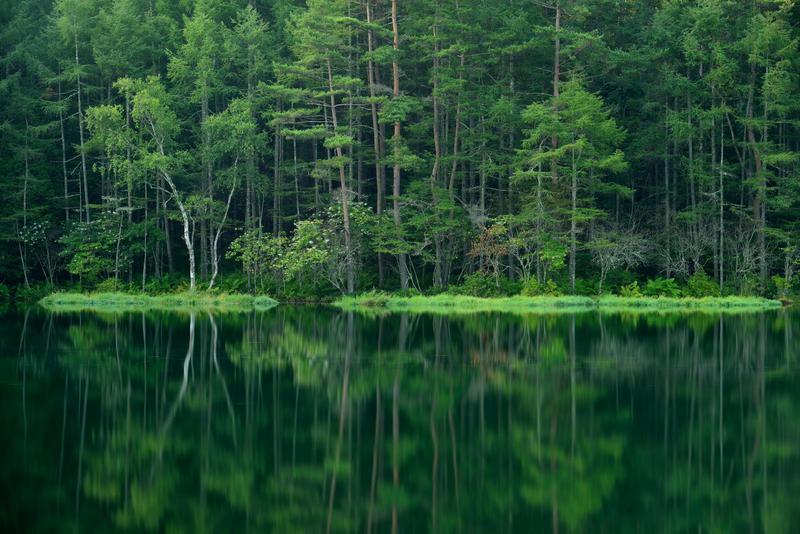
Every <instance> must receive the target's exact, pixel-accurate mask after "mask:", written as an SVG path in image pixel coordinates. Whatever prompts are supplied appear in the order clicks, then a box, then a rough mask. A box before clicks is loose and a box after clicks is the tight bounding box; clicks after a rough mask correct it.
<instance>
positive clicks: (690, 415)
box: [0, 306, 800, 532]
mask: <svg viewBox="0 0 800 534" xmlns="http://www.w3.org/2000/svg"><path fill="white" fill-rule="evenodd" d="M798 319H800V314H799V313H797V312H794V311H774V312H768V313H761V314H742V315H710V314H688V315H687V314H643V315H635V314H633V315H626V314H600V313H596V312H589V313H583V314H577V315H568V314H564V315H528V316H523V315H502V314H488V315H472V316H459V317H447V316H429V315H415V316H411V315H386V316H374V317H373V316H364V315H357V314H355V315H354V314H352V313H342V312H338V311H335V310H332V309H328V308H314V307H287V306H281V307H279V308H276V309H273V310H270V311H266V312H253V313H250V314H230V315H210V314H206V313H196V314H175V313H146V314H141V313H140V314H134V313H131V314H117V315H113V314H109V315H98V314H89V313H86V314H64V315H52V314H45V313H43V312H41V311H37V310H31V311H27V312H20V313H17V312H13V313H12V312H8V313H6V314H5V315H4V316H3V320H2V324H0V341H2V343H3V346H4V351H3V357H2V358H0V364H1V365H2V366H3V376H4V377H5V378H4V379H3V382H2V384H1V385H0V392H2V405H0V414H2V425H3V428H4V429H5V430H4V433H5V434H6V436H7V439H5V440H2V442H3V444H2V447H3V468H2V476H0V481H1V482H0V483H2V493H3V502H4V503H5V504H4V506H3V510H2V512H0V526H4V530H7V529H12V530H26V531H27V530H45V531H50V530H66V529H77V530H80V531H84V530H88V531H95V530H98V529H99V530H100V531H108V530H136V531H141V530H148V531H153V530H156V531H168V530H186V531H220V530H225V531H274V532H287V531H302V532H308V531H326V532H340V531H358V532H425V531H437V532H449V531H471V532H478V531H491V530H499V531H523V532H529V531H532V530H535V531H551V532H582V531H591V532H629V531H646V530H647V529H652V530H654V531H658V532H662V531H667V532H684V531H689V530H692V531H719V532H735V531H750V532H762V531H764V532H789V531H791V529H792V525H795V526H796V525H798V524H800V517H798V516H799V515H800V513H799V512H798V509H797V507H796V506H794V505H793V503H794V502H795V498H796V495H797V490H798V489H800V462H798V451H800V448H798V446H797V444H798V442H800V389H799V388H797V387H796V380H797V378H798V375H799V374H800V373H798V366H797V360H796V355H797V354H798V348H800V347H798V340H797V338H796V337H795V336H794V334H793V329H794V328H796V327H797V326H798V324H800V323H798ZM8 438H13V439H8ZM43 510H47V513H46V514H45V513H42V511H43Z"/></svg>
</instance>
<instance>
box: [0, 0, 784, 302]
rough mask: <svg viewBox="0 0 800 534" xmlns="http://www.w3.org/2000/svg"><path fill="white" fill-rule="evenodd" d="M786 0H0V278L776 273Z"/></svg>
mask: <svg viewBox="0 0 800 534" xmlns="http://www.w3.org/2000/svg"><path fill="white" fill-rule="evenodd" d="M799 40H800V5H798V4H797V3H796V2H795V1H794V0H491V1H490V0H305V1H302V0H250V1H246V0H55V1H52V0H0V180H2V188H1V189H0V199H1V201H0V220H1V221H2V223H1V224H0V237H1V238H2V239H0V291H1V292H2V294H3V295H5V296H7V295H8V293H9V292H11V293H13V294H15V295H16V296H17V297H18V298H26V297H31V296H36V297H35V298H38V296H41V295H44V294H47V293H49V292H51V291H52V290H53V288H66V289H75V290H81V291H88V290H116V291H129V292H147V293H153V294H156V293H165V292H171V291H177V290H216V291H226V292H249V293H254V294H268V295H271V296H274V297H279V298H285V299H318V298H323V297H330V296H335V295H342V294H353V293H358V292H364V291H369V290H373V289H378V290H384V291H400V292H402V293H403V294H416V293H424V294H433V293H442V292H445V291H447V292H453V293H458V294H466V295H474V296H501V295H517V294H520V293H522V294H523V295H554V294H576V295H598V294H603V293H620V294H622V295H628V296H635V295H642V294H644V295H649V296H659V295H664V296H672V297H674V296H680V295H690V296H719V295H761V296H769V297H775V296H781V297H790V296H791V295H792V294H794V293H796V292H800V280H798V277H797V276H796V273H795V271H796V270H797V268H798V266H800V210H799V209H798V208H800V44H799V42H800V41H799Z"/></svg>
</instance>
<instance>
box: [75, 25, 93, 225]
mask: <svg viewBox="0 0 800 534" xmlns="http://www.w3.org/2000/svg"><path fill="white" fill-rule="evenodd" d="M75 67H76V69H77V82H78V132H79V134H80V142H81V144H80V149H81V175H82V177H83V205H84V207H85V208H86V222H89V220H90V219H89V184H88V181H87V177H86V151H85V150H84V147H83V144H84V139H83V102H82V100H81V70H80V69H81V63H80V58H79V57H78V33H77V32H75Z"/></svg>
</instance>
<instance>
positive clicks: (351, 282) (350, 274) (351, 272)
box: [328, 59, 355, 294]
mask: <svg viewBox="0 0 800 534" xmlns="http://www.w3.org/2000/svg"><path fill="white" fill-rule="evenodd" d="M328 89H329V90H330V93H331V122H332V123H333V131H334V132H336V130H337V129H338V126H339V122H338V120H337V117H336V97H335V96H334V93H333V69H332V68H331V61H330V59H329V60H328ZM336 157H338V158H339V160H340V161H341V159H342V147H341V146H337V147H336ZM339 184H340V187H341V195H342V218H343V223H344V248H345V251H346V254H347V293H348V294H352V293H353V292H354V291H355V267H354V265H353V259H354V258H353V246H352V243H351V239H350V205H349V201H350V199H349V195H350V193H349V192H348V190H347V179H346V178H345V173H344V165H342V164H341V163H339Z"/></svg>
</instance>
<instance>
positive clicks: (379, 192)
mask: <svg viewBox="0 0 800 534" xmlns="http://www.w3.org/2000/svg"><path fill="white" fill-rule="evenodd" d="M371 1H372V0H367V1H366V2H365V6H366V11H367V24H372V10H371V9H370V2H371ZM374 39H375V36H374V33H373V31H372V28H369V29H368V30H367V50H368V51H369V53H370V59H369V60H368V61H367V83H368V84H369V97H370V114H371V115H372V149H373V153H374V157H375V189H376V191H375V212H376V213H377V214H378V215H379V216H380V215H382V214H383V204H384V199H383V196H384V194H385V191H386V168H385V167H384V165H383V163H382V162H381V159H383V143H382V142H381V126H380V124H379V123H378V105H377V104H376V103H375V83H376V80H375V65H374V63H373V61H372V59H371V57H372V56H371V54H372V51H373V50H374V48H375V41H374ZM377 260H378V287H382V286H383V256H382V255H381V253H378V258H377Z"/></svg>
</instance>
